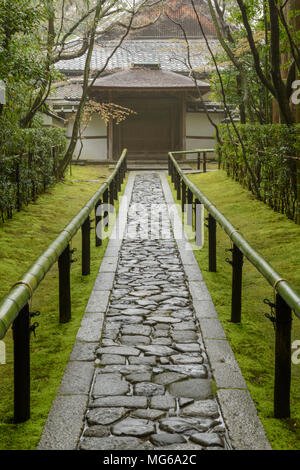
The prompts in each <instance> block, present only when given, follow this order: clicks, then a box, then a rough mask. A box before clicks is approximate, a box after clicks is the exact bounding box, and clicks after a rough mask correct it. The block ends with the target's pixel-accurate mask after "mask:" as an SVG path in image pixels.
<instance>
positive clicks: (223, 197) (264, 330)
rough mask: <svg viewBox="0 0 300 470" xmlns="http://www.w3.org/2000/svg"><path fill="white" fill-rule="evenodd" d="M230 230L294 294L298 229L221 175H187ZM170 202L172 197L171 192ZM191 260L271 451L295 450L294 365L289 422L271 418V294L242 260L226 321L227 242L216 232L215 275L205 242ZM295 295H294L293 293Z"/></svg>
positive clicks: (299, 391) (298, 401)
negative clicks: (235, 303) (236, 298)
mask: <svg viewBox="0 0 300 470" xmlns="http://www.w3.org/2000/svg"><path fill="white" fill-rule="evenodd" d="M188 177H189V178H190V179H191V181H192V182H193V183H194V184H196V185H197V186H198V187H199V189H200V190H201V191H202V192H203V193H204V194H205V195H206V196H207V197H208V198H209V199H210V200H211V201H212V203H213V204H214V205H215V206H216V207H217V208H218V209H219V210H220V212H222V213H223V214H224V215H225V216H226V217H227V218H228V220H229V221H230V222H231V223H232V224H233V226H234V227H236V228H237V229H239V231H240V233H241V234H242V235H243V236H244V237H245V239H246V240H247V241H248V242H249V243H250V244H251V246H252V247H253V248H254V249H255V250H256V251H258V252H259V253H260V254H261V255H262V256H263V257H264V258H265V259H266V260H267V261H268V262H269V263H270V264H271V265H272V266H273V267H274V269H275V270H276V271H277V272H278V273H280V275H281V276H282V277H283V278H285V279H288V280H289V282H290V284H291V285H292V286H293V287H294V289H296V290H297V289H298V292H299V281H300V257H299V253H300V227H299V226H298V225H296V224H295V223H294V222H292V221H290V220H288V219H287V218H286V217H285V216H284V215H282V214H279V213H276V212H274V211H273V210H272V209H270V208H269V207H268V206H266V205H265V204H263V203H262V202H260V201H257V200H256V199H255V198H254V197H253V196H252V195H251V194H250V193H249V192H248V191H247V190H244V189H243V188H241V186H240V185H239V184H238V183H236V182H234V181H233V180H231V179H230V178H228V177H227V176H226V174H225V172H223V171H222V170H220V171H214V172H208V173H205V174H195V175H188ZM173 195H174V198H175V199H176V195H175V192H174V191H173ZM207 232H208V231H207V230H206V229H205V244H204V247H203V249H201V250H195V252H194V253H195V256H196V259H197V261H198V263H199V266H200V269H201V271H202V274H203V277H204V280H205V282H206V284H207V286H208V288H209V291H210V293H211V296H212V299H213V301H214V304H215V306H216V309H217V312H218V315H219V318H220V320H221V322H222V325H223V327H224V330H225V332H226V335H227V338H228V339H229V341H230V344H231V347H232V349H233V351H234V354H235V357H236V359H237V361H238V363H239V366H240V368H241V370H242V373H243V376H244V378H245V380H246V382H247V386H248V388H249V391H250V393H251V396H252V399H253V401H254V403H255V405H256V407H257V410H258V413H259V416H260V418H261V420H262V423H263V425H264V428H265V430H266V433H267V436H268V438H269V440H270V442H271V445H272V447H273V449H286V450H289V449H300V366H299V365H295V364H292V385H291V418H290V419H274V418H273V387H274V343H275V337H274V329H273V325H272V323H271V322H270V321H269V320H268V319H267V318H266V317H265V313H269V314H270V308H269V307H268V306H267V305H265V304H264V303H263V300H264V299H265V298H268V299H270V300H271V301H273V296H274V292H273V290H272V288H271V287H270V286H269V284H268V283H267V281H266V280H265V279H264V278H263V277H262V276H261V275H260V273H259V272H258V271H257V270H256V269H255V268H254V267H253V266H252V265H251V264H250V263H249V262H248V261H247V260H245V263H244V267H243V296H242V322H241V323H240V324H234V323H231V322H230V312H231V276H232V268H231V266H230V265H229V264H228V263H226V262H225V259H226V258H228V257H229V254H230V253H226V252H225V249H226V248H231V242H230V240H229V238H228V236H227V235H226V234H225V232H224V231H223V230H222V229H221V228H220V227H219V226H218V227H217V272H216V273H210V272H208V240H207ZM299 293H300V292H299ZM299 338H300V321H299V319H298V318H297V317H296V316H294V317H293V329H292V341H294V340H296V339H298V340H299Z"/></svg>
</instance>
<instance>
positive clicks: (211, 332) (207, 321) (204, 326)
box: [200, 318, 226, 340]
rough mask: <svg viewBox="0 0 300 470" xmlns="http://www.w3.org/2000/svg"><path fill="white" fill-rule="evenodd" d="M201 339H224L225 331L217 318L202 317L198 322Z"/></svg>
mask: <svg viewBox="0 0 300 470" xmlns="http://www.w3.org/2000/svg"><path fill="white" fill-rule="evenodd" d="M200 328H201V333H202V337H203V339H204V340H205V339H212V338H214V339H226V334H225V331H224V329H223V327H222V325H221V322H220V320H218V319H217V318H202V321H201V323H200Z"/></svg>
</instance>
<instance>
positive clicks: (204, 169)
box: [203, 152, 206, 173]
mask: <svg viewBox="0 0 300 470" xmlns="http://www.w3.org/2000/svg"><path fill="white" fill-rule="evenodd" d="M203 173H206V152H203Z"/></svg>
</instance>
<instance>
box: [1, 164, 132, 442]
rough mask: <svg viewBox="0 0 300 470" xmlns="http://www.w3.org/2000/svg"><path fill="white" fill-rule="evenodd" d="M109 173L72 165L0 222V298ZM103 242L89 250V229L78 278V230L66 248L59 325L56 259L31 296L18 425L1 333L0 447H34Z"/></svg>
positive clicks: (104, 169)
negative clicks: (25, 383) (87, 258)
mask: <svg viewBox="0 0 300 470" xmlns="http://www.w3.org/2000/svg"><path fill="white" fill-rule="evenodd" d="M110 172H111V170H109V168H108V166H73V168H72V175H70V174H69V175H68V176H67V177H66V179H65V182H63V183H58V184H57V185H56V186H55V187H53V188H51V189H49V190H48V191H47V193H46V194H43V195H41V196H40V197H39V198H38V200H37V202H36V203H35V204H30V205H29V206H27V207H26V208H24V210H23V211H22V212H20V213H16V214H15V215H14V217H13V219H11V220H8V221H6V222H5V224H4V225H2V226H0V267H1V269H0V298H2V297H3V296H5V294H6V293H7V292H8V291H9V289H10V287H11V286H12V285H13V284H14V283H15V282H16V281H18V280H19V279H20V278H21V277H22V275H23V274H24V273H25V272H26V271H27V270H28V269H29V267H30V266H31V264H32V263H33V262H34V261H35V260H36V259H37V258H38V256H39V255H40V254H42V253H43V251H44V250H45V249H46V248H47V246H48V245H49V244H50V243H51V242H52V241H53V240H54V239H55V238H56V236H57V235H58V234H59V232H60V231H61V230H63V228H64V227H65V226H66V225H67V224H68V223H69V222H70V221H71V220H72V218H73V217H74V216H75V215H76V214H77V213H78V212H79V210H80V209H81V208H82V207H83V206H84V205H85V203H86V202H87V201H88V200H89V199H90V197H91V196H92V195H93V194H94V193H95V192H96V191H97V190H98V188H99V187H100V186H101V184H103V182H104V181H105V180H106V178H107V177H108V175H109V174H110ZM95 180H99V181H95ZM123 188H124V186H123ZM123 188H122V189H123ZM92 217H93V215H92ZM92 225H94V223H93V224H92ZM106 245H107V240H106V241H104V243H103V245H102V246H101V247H98V248H95V243H94V231H92V232H91V274H90V275H89V276H85V277H83V276H82V275H81V233H80V231H79V232H78V234H77V235H76V236H75V238H74V239H73V241H72V248H77V249H78V250H77V252H75V253H74V255H73V257H74V258H77V259H78V261H77V262H75V263H73V264H72V266H71V286H72V291H71V297H72V318H71V321H70V322H69V323H67V324H60V323H59V317H58V268H57V263H56V264H55V265H54V266H53V267H52V269H51V271H50V272H49V273H48V274H47V276H46V277H45V279H44V280H43V281H42V283H41V284H40V286H39V287H38V289H37V290H36V291H35V293H34V295H33V300H32V305H31V311H37V310H38V311H40V312H41V314H40V316H39V317H36V318H34V321H37V322H38V323H39V327H38V328H37V329H36V337H34V336H33V335H32V337H31V419H30V420H29V421H27V422H25V423H22V424H14V423H13V407H14V404H13V342H12V334H11V329H10V330H9V331H8V333H7V335H6V336H5V338H4V342H5V345H6V353H7V357H6V362H7V363H6V364H5V365H0V396H1V400H0V450H30V449H35V448H36V445H37V444H38V442H39V438H40V435H41V432H42V429H43V426H44V424H45V421H46V419H47V415H48V412H49V409H50V407H51V403H52V401H53V399H54V398H55V395H56V391H57V389H58V387H59V384H60V381H61V379H62V376H63V373H64V369H65V367H66V364H67V362H68V359H69V356H70V353H71V351H72V348H73V345H74V342H75V337H76V334H77V331H78V328H79V326H80V322H81V319H82V316H83V314H84V310H85V307H86V304H87V302H88V299H89V296H90V293H91V290H92V287H93V284H94V281H95V278H96V275H97V272H98V270H99V266H100V264H101V260H102V257H103V254H104V252H105V248H106Z"/></svg>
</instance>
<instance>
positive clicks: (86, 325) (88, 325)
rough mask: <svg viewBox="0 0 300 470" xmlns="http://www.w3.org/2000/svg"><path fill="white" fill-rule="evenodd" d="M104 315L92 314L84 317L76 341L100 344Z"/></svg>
mask: <svg viewBox="0 0 300 470" xmlns="http://www.w3.org/2000/svg"><path fill="white" fill-rule="evenodd" d="M103 322H104V313H90V314H86V315H84V317H83V319H82V322H81V327H80V328H79V330H78V332H77V335H76V341H83V342H84V341H85V342H91V343H95V342H99V341H100V338H101V335H102V328H103Z"/></svg>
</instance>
